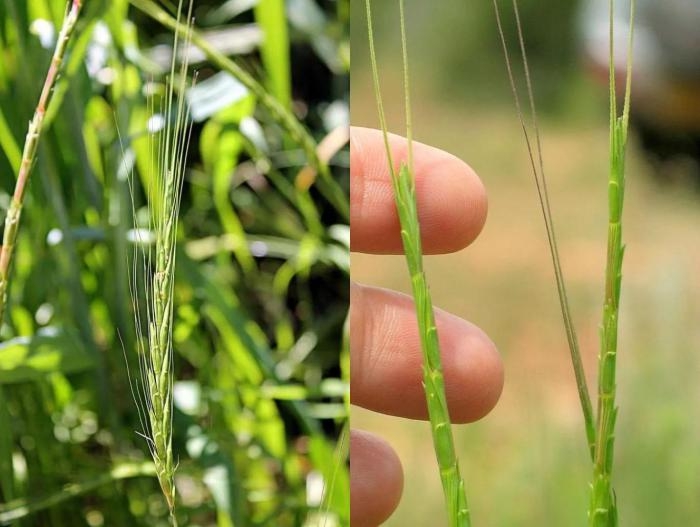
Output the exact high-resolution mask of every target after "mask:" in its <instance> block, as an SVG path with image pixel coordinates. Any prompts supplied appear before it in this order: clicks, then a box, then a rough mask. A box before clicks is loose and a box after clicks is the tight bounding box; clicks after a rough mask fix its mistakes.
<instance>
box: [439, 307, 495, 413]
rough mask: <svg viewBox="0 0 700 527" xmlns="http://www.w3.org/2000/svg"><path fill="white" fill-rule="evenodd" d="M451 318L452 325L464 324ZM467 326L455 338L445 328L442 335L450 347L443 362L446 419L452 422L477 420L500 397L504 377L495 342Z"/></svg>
mask: <svg viewBox="0 0 700 527" xmlns="http://www.w3.org/2000/svg"><path fill="white" fill-rule="evenodd" d="M446 316H448V317H454V316H453V315H449V314H447V315H446ZM454 318H457V320H456V321H454V322H453V323H452V324H453V327H457V326H459V325H467V324H468V323H466V322H465V321H463V320H462V319H458V317H454ZM468 326H469V328H468V331H467V330H466V328H465V329H463V330H461V331H459V334H460V337H461V338H459V339H457V338H455V336H454V335H450V334H449V330H448V331H446V333H447V334H446V335H445V337H444V340H445V341H446V347H448V349H449V348H451V349H452V352H451V353H450V354H449V355H448V356H447V358H446V359H447V360H446V361H445V362H446V364H445V366H446V372H445V390H446V393H447V399H448V404H449V407H450V418H451V419H452V421H453V422H455V423H471V422H473V421H478V420H479V419H481V418H483V417H485V416H486V415H487V414H488V413H489V412H490V411H491V410H493V408H494V407H495V406H496V403H498V400H499V399H500V397H501V393H502V391H503V383H504V377H505V374H504V369H503V361H502V360H501V356H500V354H499V353H498V349H497V348H496V345H495V344H494V343H493V341H492V340H491V339H490V338H489V337H488V335H486V333H484V332H483V331H482V330H481V329H479V328H478V327H476V326H474V325H472V324H468ZM443 327H447V325H444V326H443ZM441 340H443V339H441ZM465 386H469V389H465Z"/></svg>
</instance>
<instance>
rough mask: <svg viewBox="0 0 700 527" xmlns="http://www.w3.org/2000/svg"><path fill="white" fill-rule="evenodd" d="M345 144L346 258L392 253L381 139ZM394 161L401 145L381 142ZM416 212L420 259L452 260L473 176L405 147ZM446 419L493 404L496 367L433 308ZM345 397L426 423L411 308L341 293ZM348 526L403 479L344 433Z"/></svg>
mask: <svg viewBox="0 0 700 527" xmlns="http://www.w3.org/2000/svg"><path fill="white" fill-rule="evenodd" d="M350 136H351V139H350V158H351V160H350V174H351V186H350V225H351V231H352V232H351V250H353V251H357V252H364V253H372V254H401V252H402V244H401V236H400V230H399V220H398V217H397V215H396V209H395V205H394V195H393V190H392V187H391V179H390V175H389V170H388V166H387V161H386V154H385V151H384V144H383V142H382V136H381V133H380V132H379V131H377V130H371V129H367V128H356V127H355V128H352V129H351V134H350ZM390 147H391V149H392V152H393V156H394V162H395V163H396V164H397V166H398V164H399V163H400V162H401V161H402V160H404V159H405V158H406V155H407V142H406V140H405V139H404V138H402V137H399V136H394V135H392V136H390ZM413 155H414V166H415V173H416V174H415V175H416V190H417V196H418V212H419V218H420V223H421V236H422V241H423V249H424V253H425V254H442V253H449V252H454V251H458V250H460V249H463V248H464V247H466V246H467V245H469V244H470V243H471V242H472V241H474V239H475V238H476V237H477V236H478V235H479V232H481V229H482V227H483V225H484V221H485V220H486V211H487V200H486V192H485V190H484V187H483V184H482V183H481V180H480V179H479V178H478V176H477V175H476V174H475V173H474V171H473V170H472V169H471V168H470V167H469V166H467V165H466V164H465V163H464V162H462V161H460V160H459V159H457V158H456V157H454V156H452V155H450V154H448V153H446V152H444V151H441V150H438V149H436V148H432V147H430V146H427V145H423V144H421V143H418V142H415V141H414V144H413ZM435 316H436V322H437V327H438V333H439V336H440V343H441V349H442V354H443V369H444V371H445V386H446V392H447V399H448V406H449V409H450V416H451V418H452V420H453V422H455V423H466V422H471V421H475V420H477V419H479V418H481V417H483V416H484V415H486V414H487V413H488V412H489V411H490V410H491V409H492V408H493V407H494V406H495V404H496V402H497V401H498V398H499V396H500V394H501V390H502V387H503V366H502V363H501V360H500V357H499V355H498V352H497V351H496V348H495V346H494V344H493V343H492V342H491V340H490V339H489V338H488V337H487V336H486V334H485V333H484V332H483V331H481V330H480V329H479V328H478V327H476V326H474V325H473V324H471V323H469V322H467V321H466V320H463V319H461V318H459V317H456V316H454V315H451V314H449V313H447V312H445V311H442V310H439V309H436V312H435ZM350 346H351V373H350V379H351V381H350V390H351V391H350V393H351V398H352V403H353V404H355V405H358V406H362V407H364V408H367V409H369V410H373V411H376V412H381V413H384V414H388V415H395V416H401V417H406V418H411V419H427V407H426V403H425V393H424V390H423V386H422V371H421V367H422V354H421V349H420V342H419V337H418V330H417V327H416V318H415V311H414V306H413V301H412V299H411V298H410V297H408V296H406V295H402V294H399V293H396V292H393V291H388V290H385V289H379V288H374V287H367V286H363V285H360V284H356V283H352V284H351V297H350ZM350 459H351V462H350V463H351V465H350V468H351V471H350V474H351V489H350V491H351V511H350V512H351V523H352V526H353V527H376V526H378V525H380V524H381V523H382V522H383V521H385V520H386V519H387V518H388V517H389V516H390V515H391V514H392V512H393V511H394V509H395V508H396V506H397V505H398V502H399V500H400V498H401V492H402V489H403V471H402V469H401V463H400V461H399V459H398V456H397V455H396V453H395V452H394V450H393V449H392V448H391V446H390V445H389V444H388V443H387V442H386V441H384V440H383V439H381V438H379V437H377V436H376V435H374V434H371V433H369V432H364V431H359V430H354V431H353V432H352V433H351V437H350Z"/></svg>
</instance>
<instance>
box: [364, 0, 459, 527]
mask: <svg viewBox="0 0 700 527" xmlns="http://www.w3.org/2000/svg"><path fill="white" fill-rule="evenodd" d="M365 5H366V11H367V32H368V38H369V50H370V61H371V65H372V78H373V81H374V90H375V96H376V100H377V112H378V114H379V122H380V127H381V130H382V133H383V136H384V145H385V149H386V155H387V162H388V166H389V171H390V173H391V181H392V184H393V188H394V198H395V201H396V210H397V213H398V216H399V221H400V225H401V238H402V240H403V247H404V253H405V255H406V263H407V265H408V271H409V274H410V276H411V284H412V290H413V298H414V301H415V304H416V316H417V319H418V331H419V334H420V340H421V348H422V350H423V384H424V387H425V397H426V401H427V405H428V414H429V418H430V426H431V430H432V434H433V446H434V449H435V455H436V457H437V462H438V466H439V469H440V479H441V481H442V487H443V492H444V495H445V502H446V506H447V513H448V519H449V525H450V526H451V527H457V526H468V525H470V516H469V507H468V505H467V497H466V491H465V488H464V480H463V479H462V476H461V475H460V471H459V464H458V461H457V456H456V454H455V447H454V439H453V436H452V426H451V423H450V415H449V411H448V408H447V398H446V396H445V382H444V375H443V371H442V360H441V357H440V343H439V340H438V333H437V327H436V326H435V315H434V312H433V304H432V300H431V298H430V289H429V288H428V283H427V280H426V277H425V271H424V270H423V251H422V248H421V234H420V222H419V219H418V208H417V202H416V189H415V177H414V174H415V172H414V169H413V146H412V140H413V139H412V121H411V100H410V87H409V72H408V51H407V38H406V22H405V13H404V2H403V0H399V11H400V15H399V17H400V26H401V44H402V59H403V71H404V92H405V112H406V138H407V141H408V156H407V161H406V162H401V164H400V167H399V169H398V170H397V169H396V167H395V164H394V159H393V156H392V153H391V148H390V146H389V140H388V131H387V123H386V117H385V115H384V107H383V104H382V97H381V90H380V83H379V68H378V65H377V59H376V52H375V49H374V35H373V29H372V11H371V2H370V0H366V1H365Z"/></svg>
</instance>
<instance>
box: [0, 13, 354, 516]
mask: <svg viewBox="0 0 700 527" xmlns="http://www.w3.org/2000/svg"><path fill="white" fill-rule="evenodd" d="M157 3H158V5H162V6H164V7H165V9H167V10H169V12H171V13H172V12H174V10H175V6H176V5H177V2H174V3H173V2H167V1H166V2H157ZM67 4H68V2H67V1H66V0H4V1H3V2H2V3H1V5H0V118H1V119H0V147H2V150H1V151H0V188H1V189H2V190H1V191H0V208H1V209H2V215H3V216H4V214H5V211H6V209H7V208H8V205H9V202H10V196H11V193H12V189H13V187H14V184H15V174H16V173H17V165H18V163H19V151H20V150H21V148H22V144H23V142H24V134H26V130H27V122H28V121H29V119H30V118H31V116H32V114H33V111H34V107H35V105H36V102H37V100H38V94H39V91H40V89H41V86H42V84H43V81H44V78H45V76H46V71H47V68H48V66H49V62H50V58H51V53H52V50H53V46H54V44H55V38H56V34H57V32H58V28H59V27H60V24H61V21H62V19H63V16H64V14H65V10H66V6H67ZM83 4H84V8H83V11H82V13H81V16H80V21H79V24H78V26H77V29H76V33H75V39H74V40H73V41H72V42H71V44H70V46H69V52H68V55H67V57H68V59H67V62H66V67H65V69H64V70H63V71H62V73H61V77H60V79H59V83H58V85H57V87H56V89H55V92H54V99H53V102H52V104H51V105H50V106H49V109H48V113H47V120H46V122H45V129H44V133H43V135H42V138H41V141H40V147H39V152H38V159H37V162H36V164H35V166H34V170H33V174H32V179H31V182H30V184H29V189H28V194H27V199H26V202H25V206H24V211H23V216H22V224H21V228H20V234H19V239H18V246H17V250H16V255H15V260H14V266H13V273H12V277H11V281H10V295H9V303H8V310H7V312H6V317H5V320H4V324H3V325H2V330H1V339H0V341H1V342H0V524H2V525H13V526H20V527H29V526H50V527H61V526H70V527H75V526H88V525H89V526H91V527H99V526H102V525H105V526H126V525H133V526H149V527H152V526H164V525H169V524H170V522H169V521H168V514H167V507H166V504H165V502H164V500H163V496H162V495H161V492H160V489H159V488H158V483H157V481H156V479H155V478H154V477H153V476H154V474H153V468H152V464H151V463H150V456H149V453H148V448H147V443H146V440H145V439H144V438H143V437H140V436H139V433H138V432H139V431H143V428H142V424H140V423H139V418H138V414H137V406H136V402H135V401H134V397H135V396H134V394H133V393H132V391H130V381H129V379H128V374H127V362H128V363H129V364H130V367H131V379H132V381H133V382H134V383H138V382H139V381H138V380H137V376H138V366H137V365H138V359H137V357H136V353H137V352H136V350H137V345H136V343H137V340H138V339H140V338H143V335H139V334H138V332H137V331H136V329H135V327H134V315H135V313H134V308H133V304H132V300H131V292H130V288H129V286H130V281H131V280H132V279H133V280H134V281H135V282H138V283H141V282H142V281H143V279H144V278H143V276H141V275H140V274H139V273H140V271H141V270H140V269H139V268H138V267H135V268H134V269H135V271H132V272H135V273H136V275H130V272H129V268H130V263H131V259H132V257H133V252H134V241H135V240H137V239H148V237H149V235H148V233H147V232H144V231H143V230H142V231H139V232H140V234H137V233H135V231H134V228H135V227H141V228H143V229H145V228H147V226H148V217H149V214H150V208H151V207H154V208H157V207H156V206H155V205H154V203H152V202H151V201H149V193H148V191H147V189H149V188H151V189H152V188H153V178H154V177H155V176H154V174H153V170H152V168H153V167H152V166H151V164H150V162H149V155H148V154H149V144H148V141H147V140H146V138H147V135H148V131H149V130H151V131H152V130H153V129H154V128H156V129H157V128H158V126H162V125H165V126H169V125H170V124H172V123H163V122H162V121H163V118H162V116H159V115H158V114H157V113H156V110H155V109H156V108H158V106H157V104H156V105H155V106H154V105H152V103H151V102H149V99H148V98H147V96H148V95H154V94H157V93H160V92H159V90H162V82H163V78H164V72H165V70H166V69H169V64H170V59H171V56H172V54H173V53H172V41H173V35H172V32H171V31H170V30H168V29H166V28H165V27H163V26H162V25H161V24H159V23H158V22H156V21H154V19H153V18H152V17H150V16H147V15H146V14H145V12H144V11H142V10H139V9H136V8H135V5H136V4H137V5H139V6H144V5H146V6H153V5H155V4H156V3H154V2H151V1H150V0H140V1H138V2H136V1H135V2H129V1H127V0H109V1H107V0H90V1H84V2H83ZM194 4H195V9H194V16H195V18H196V27H197V28H198V30H199V31H201V32H202V34H203V35H204V36H205V38H206V40H207V42H209V43H210V48H209V50H208V51H207V53H205V54H203V53H200V52H198V51H197V50H193V49H188V50H187V52H188V53H190V64H192V68H191V71H190V73H193V72H194V70H197V71H198V80H197V85H196V87H195V88H194V89H192V90H190V91H189V92H188V94H187V96H188V101H189V103H190V104H191V106H192V118H193V119H194V120H195V123H194V125H193V132H192V138H191V144H190V147H189V155H188V158H187V169H186V175H185V183H184V192H183V197H182V209H181V214H180V230H179V235H178V249H177V250H178V256H177V258H178V260H177V276H176V285H175V289H174V298H175V307H174V311H175V321H174V337H173V339H174V348H175V359H174V362H175V385H174V392H175V398H174V399H175V408H174V426H173V434H174V451H175V455H174V458H175V460H176V462H177V463H178V471H177V476H176V486H177V489H178V497H177V501H176V503H177V516H178V518H179V521H180V525H190V526H202V527H204V526H214V525H217V526H228V527H230V526H233V525H235V526H236V527H251V526H254V525H274V526H282V527H284V526H290V527H291V526H294V527H296V526H300V525H317V524H319V522H324V525H326V524H327V525H329V526H331V525H339V524H344V525H347V523H348V518H347V516H348V503H349V490H348V484H347V471H346V463H345V461H346V460H345V457H344V456H345V447H346V445H345V443H344V440H343V438H344V436H343V435H342V431H343V429H344V426H345V423H346V420H347V415H346V414H347V411H346V405H345V398H346V393H347V382H346V381H347V379H346V375H345V374H346V372H347V368H345V367H344V366H343V364H347V354H346V353H345V351H344V349H345V348H344V342H345V340H346V339H345V338H344V332H343V325H344V320H345V316H346V312H347V303H348V285H347V276H348V264H349V262H348V237H349V233H348V230H349V229H348V226H347V211H346V209H347V206H348V204H347V198H346V197H345V196H347V187H348V170H347V168H348V155H347V151H346V150H345V149H344V148H343V146H344V141H343V139H342V138H343V137H344V136H345V135H346V134H345V133H344V132H345V130H346V129H347V121H348V97H349V94H348V85H349V80H348V68H349V29H348V16H349V2H348V1H347V0H341V1H325V0H320V1H315V0H296V1H294V2H291V1H290V2H284V1H277V0H270V1H268V0H261V1H260V2H248V1H217V0H202V1H199V0H198V1H196V2H194ZM222 57H224V58H222ZM225 57H233V58H234V59H235V60H236V61H237V64H238V65H239V66H240V67H241V68H242V71H244V72H247V73H248V74H249V75H251V76H252V78H254V79H256V80H257V81H256V82H257V83H259V85H260V86H261V88H260V90H259V91H258V93H254V90H252V89H250V86H244V85H243V84H242V83H241V82H238V80H236V74H235V69H232V68H230V67H228V68H227V67H226V66H225V65H224V66H222V64H225V62H226V59H225ZM178 60H179V58H178ZM183 95H184V94H183ZM270 98H275V99H277V100H278V101H279V104H280V108H283V110H284V111H286V112H287V113H288V117H287V121H286V122H285V120H284V119H281V118H280V112H279V111H278V112H271V111H270V107H269V106H270V105H269V100H270ZM266 101H268V102H266ZM290 123H291V127H290ZM300 125H302V126H303V127H304V129H305V130H307V133H308V135H309V140H308V141H307V142H306V143H304V142H303V141H302V140H301V139H302V137H301V136H300V134H299V133H298V130H297V131H296V132H295V130H293V129H290V128H295V127H299V126H300ZM333 131H335V132H336V135H335V137H336V141H335V142H334V144H335V147H334V148H331V149H330V150H328V149H327V150H326V154H325V155H326V156H327V157H328V158H329V159H330V163H329V165H330V175H329V176H330V177H328V178H326V179H325V180H324V179H323V177H322V175H320V174H316V173H315V172H314V171H313V170H311V169H310V168H309V167H307V163H308V162H309V158H308V155H307V154H308V150H309V145H310V146H311V147H314V146H315V145H316V143H317V142H319V141H321V140H322V139H323V138H324V137H326V136H327V135H328V134H330V133H331V132H333ZM338 132H340V140H338ZM305 149H306V150H305ZM300 174H301V176H300ZM324 185H325V187H324ZM309 187H310V188H309ZM319 187H321V190H322V191H323V192H321V191H319ZM329 190H335V191H336V194H334V196H335V198H338V196H340V197H339V198H338V199H330V200H329V199H326V197H327V196H329V195H331V193H330V192H329ZM137 295H139V296H141V295H140V294H139V293H137ZM138 301H139V303H140V304H141V306H142V307H143V306H144V302H145V299H144V298H139V299H138ZM341 358H344V360H345V362H344V363H341Z"/></svg>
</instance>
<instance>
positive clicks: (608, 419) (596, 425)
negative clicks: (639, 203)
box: [493, 0, 635, 527]
mask: <svg viewBox="0 0 700 527" xmlns="http://www.w3.org/2000/svg"><path fill="white" fill-rule="evenodd" d="M493 5H494V10H495V13H496V21H497V25H498V31H499V34H500V37H501V43H502V46H503V51H504V56H505V61H506V66H507V70H508V78H509V81H510V85H511V89H512V92H513V96H514V99H515V104H516V108H517V113H518V117H519V120H520V123H521V126H522V128H523V132H524V136H525V142H526V145H527V149H528V154H529V157H530V162H531V168H532V171H533V175H534V178H535V183H536V186H537V191H538V195H539V199H540V205H541V207H542V213H543V216H544V221H545V226H546V230H547V239H548V242H549V248H550V252H551V257H552V262H553V264H554V273H555V277H556V282H557V291H558V293H559V302H560V307H561V311H562V315H563V319H564V326H565V328H566V333H567V337H568V343H569V351H570V355H571V361H572V364H573V367H574V373H575V376H576V383H577V386H578V394H579V399H580V404H581V408H582V412H583V417H584V423H585V431H586V438H587V442H588V445H589V449H590V455H591V459H592V462H593V481H592V484H591V500H590V505H589V509H588V521H589V525H591V526H593V527H614V526H616V525H618V513H617V505H616V501H615V493H614V491H613V488H612V472H613V450H614V441H615V421H616V419H617V407H616V406H615V395H616V380H615V379H616V363H617V341H618V319H619V302H620V288H621V282H622V259H623V253H624V247H623V244H622V209H623V201H624V184H625V155H626V147H627V131H628V128H629V111H630V94H631V84H632V44H633V35H634V32H633V29H632V28H633V27H634V12H635V2H634V0H632V1H631V3H630V32H629V43H628V59H627V68H626V83H625V93H624V103H623V110H622V114H621V115H619V114H618V107H617V98H616V92H615V87H616V72H615V64H614V47H613V46H614V24H613V20H614V17H613V11H614V5H615V2H614V0H610V4H609V5H610V34H609V38H610V50H609V63H610V76H609V81H610V84H609V86H610V93H609V97H610V172H609V178H608V245H607V247H608V249H607V264H606V269H605V295H604V305H603V321H602V324H601V343H600V352H599V355H598V401H597V412H596V416H595V422H594V417H593V411H592V405H591V400H590V394H589V391H588V387H587V385H586V380H585V375H584V371H583V364H582V361H581V354H580V351H579V346H578V342H577V339H576V333H575V330H574V325H573V322H572V319H571V314H570V310H569V302H568V298H567V294H566V288H565V285H564V278H563V273H562V270H561V265H560V263H559V260H560V259H559V253H558V249H557V243H556V235H555V232H554V224H553V220H552V213H551V208H550V204H549V197H548V194H547V184H546V180H545V175H544V163H543V159H542V146H541V141H540V134H539V128H538V124H537V113H536V111H535V103H534V97H533V89H532V83H531V80H530V72H529V67H528V63H527V53H526V51H525V43H524V37H523V30H522V26H521V23H520V17H519V10H518V3H517V0H513V12H514V15H515V19H516V27H517V33H518V40H519V47H520V51H521V55H522V62H523V69H524V72H525V82H526V90H527V97H528V101H529V107H530V117H531V120H532V127H533V130H534V135H535V139H534V141H533V140H532V139H531V138H530V135H529V132H528V126H527V124H526V121H525V117H524V113H523V110H522V107H521V103H520V98H519V95H518V89H517V86H516V82H515V76H514V74H513V71H512V68H511V60H510V56H509V53H508V47H507V44H506V40H505V35H504V31H503V26H502V23H501V18H500V11H499V7H498V2H497V0H494V2H493ZM535 152H536V154H535Z"/></svg>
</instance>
